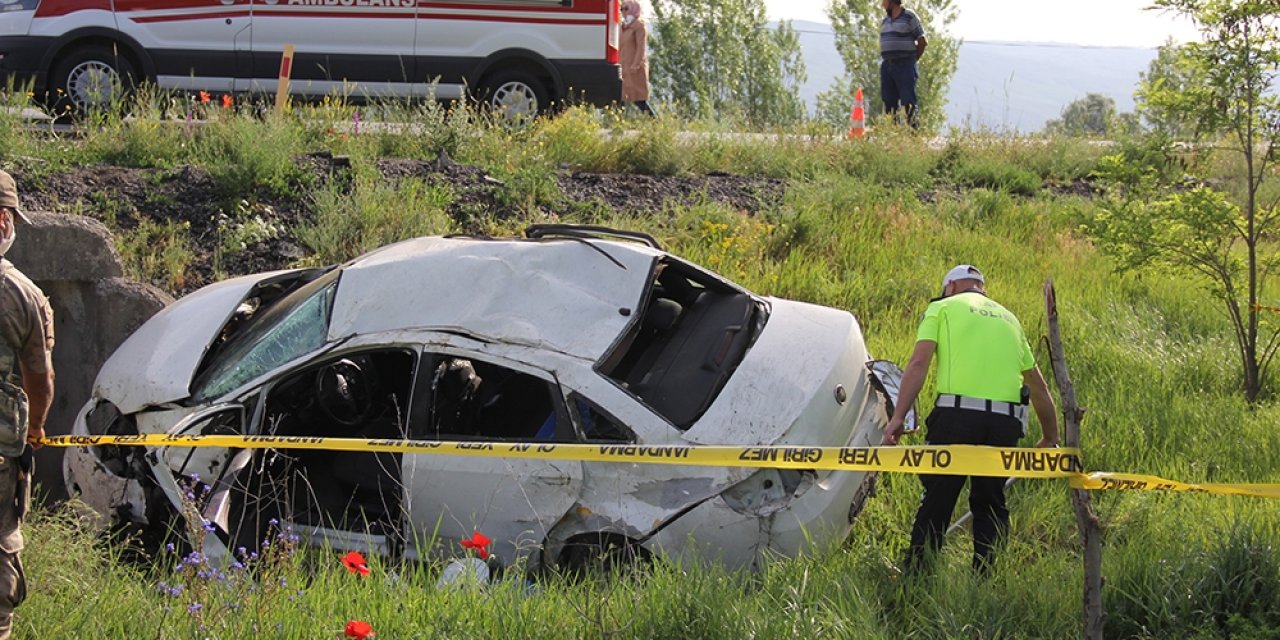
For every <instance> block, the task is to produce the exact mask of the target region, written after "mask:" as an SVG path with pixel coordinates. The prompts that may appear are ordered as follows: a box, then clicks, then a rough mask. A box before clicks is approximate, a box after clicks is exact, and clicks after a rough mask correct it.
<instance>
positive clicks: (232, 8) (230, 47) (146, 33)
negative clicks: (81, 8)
mask: <svg viewBox="0 0 1280 640" xmlns="http://www.w3.org/2000/svg"><path fill="white" fill-rule="evenodd" d="M251 10H252V7H251V5H250V0H192V1H188V2H184V3H181V4H180V5H179V4H175V3H156V2H152V1H150V0H116V1H115V11H116V18H117V21H118V22H117V23H118V25H119V27H120V31H122V32H124V33H126V34H129V36H130V37H132V38H133V39H135V40H137V41H138V43H139V44H141V45H142V47H143V48H144V49H146V50H147V53H148V54H149V55H150V57H151V60H152V62H153V63H154V64H155V70H156V83H157V84H158V85H159V86H160V87H163V88H167V89H182V90H188V91H211V92H219V91H233V90H234V89H235V79H236V78H237V77H240V76H243V75H246V74H247V73H248V72H249V63H250V59H249V53H250V52H249V42H250V40H249V30H250V27H251V24H252V18H251V16H250V11H251Z"/></svg>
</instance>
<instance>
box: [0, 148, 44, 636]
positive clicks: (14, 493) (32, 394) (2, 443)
mask: <svg viewBox="0 0 1280 640" xmlns="http://www.w3.org/2000/svg"><path fill="white" fill-rule="evenodd" d="M19 221H21V222H22V223H24V224H29V223H30V221H29V220H28V219H27V217H26V216H25V215H23V213H22V210H21V209H20V208H18V189H17V187H16V186H15V185H14V182H13V176H10V175H9V174H8V173H5V172H4V171H0V640H7V639H8V638H9V635H10V632H11V630H12V626H13V610H14V608H15V607H17V606H18V604H19V603H21V602H22V600H23V599H24V598H25V597H26V593H27V586H26V579H25V577H24V576H23V572H22V562H21V561H20V560H19V557H18V554H19V552H21V551H22V543H23V541H22V530H21V528H20V527H21V524H22V517H23V515H25V512H26V507H27V502H28V499H29V498H30V487H31V485H30V472H31V464H30V463H31V457H30V451H31V449H30V448H27V447H26V446H25V445H26V443H30V444H31V446H33V447H38V446H40V445H39V441H40V439H41V438H43V437H44V421H45V418H46V417H47V416H48V414H49V405H50V404H51V403H52V402H53V364H52V362H51V361H50V353H51V352H52V351H53V310H52V309H50V308H49V301H48V299H46V298H45V296H44V293H43V292H41V291H40V289H39V287H37V286H36V285H35V284H33V283H32V282H31V280H28V279H27V277H26V276H25V275H23V274H22V273H21V272H20V271H18V269H17V268H15V267H14V266H13V264H12V263H11V262H9V261H8V260H5V259H3V256H4V254H5V253H6V252H8V250H9V247H11V246H13V241H14V239H15V238H16V237H17V223H18V222H19ZM24 414H25V415H24ZM24 418H25V424H23V419H24ZM24 432H25V441H26V442H23V441H22V440H23V436H24ZM24 449H25V450H24Z"/></svg>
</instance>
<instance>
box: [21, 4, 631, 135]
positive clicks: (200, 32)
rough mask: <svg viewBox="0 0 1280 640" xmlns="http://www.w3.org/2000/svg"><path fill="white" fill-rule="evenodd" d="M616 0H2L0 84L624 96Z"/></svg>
mask: <svg viewBox="0 0 1280 640" xmlns="http://www.w3.org/2000/svg"><path fill="white" fill-rule="evenodd" d="M620 1H621V0H0V81H7V80H10V79H11V80H12V81H14V82H15V83H16V86H22V85H23V83H27V82H33V83H34V90H35V92H36V95H38V96H47V97H48V100H49V103H50V104H51V106H52V107H53V108H54V109H56V110H58V111H59V112H62V111H66V110H67V107H68V106H70V107H71V108H72V109H74V110H81V109H85V108H88V107H92V106H95V105H98V104H102V103H105V102H108V101H109V100H111V99H112V98H113V97H114V95H115V94H114V91H117V90H119V89H120V88H121V87H123V88H124V89H128V88H130V87H132V86H133V85H135V84H137V83H140V82H144V81H149V82H152V83H154V84H156V85H157V86H159V87H161V88H163V89H172V90H180V91H208V92H210V93H214V94H219V93H271V94H274V93H275V91H276V87H277V83H278V80H277V78H278V75H279V73H280V71H281V58H282V52H283V51H284V48H285V45H286V44H292V45H294V47H295V51H296V55H295V58H294V61H293V65H292V70H291V76H292V81H291V83H290V85H289V86H290V92H291V93H292V94H293V95H295V96H298V97H304V98H315V97H322V96H328V95H341V96H345V97H348V98H353V99H376V98H390V97H401V98H432V97H434V98H436V99H442V100H443V99H456V98H462V97H464V96H467V95H470V96H472V97H476V98H479V99H482V100H483V101H485V102H487V103H489V104H493V105H494V106H498V107H502V108H505V109H507V110H509V111H514V112H528V113H532V112H537V111H542V110H544V109H546V108H547V107H548V105H551V104H553V103H555V102H557V101H560V100H570V101H583V102H588V103H592V104H597V105H605V104H609V103H611V102H615V101H617V100H619V98H620V97H621V90H622V80H621V68H620V67H619V65H618V29H619V22H620V12H619V4H620Z"/></svg>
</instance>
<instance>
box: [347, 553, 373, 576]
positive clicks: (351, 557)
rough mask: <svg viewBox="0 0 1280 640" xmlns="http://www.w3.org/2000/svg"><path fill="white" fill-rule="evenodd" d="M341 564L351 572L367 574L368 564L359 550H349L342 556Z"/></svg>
mask: <svg viewBox="0 0 1280 640" xmlns="http://www.w3.org/2000/svg"><path fill="white" fill-rule="evenodd" d="M342 566H344V567H346V568H347V571H350V572H351V573H358V574H360V575H361V576H367V575H369V565H368V563H366V562H365V560H364V555H362V554H361V553H360V552H359V551H349V552H347V555H345V556H342Z"/></svg>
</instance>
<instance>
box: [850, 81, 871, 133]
mask: <svg viewBox="0 0 1280 640" xmlns="http://www.w3.org/2000/svg"><path fill="white" fill-rule="evenodd" d="M864 106H865V105H864V104H863V100H862V87H858V90H857V91H855V92H854V93H853V110H852V111H850V112H849V139H850V140H853V139H854V138H861V137H862V134H864V133H866V123H867V117H866V110H865V109H864Z"/></svg>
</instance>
